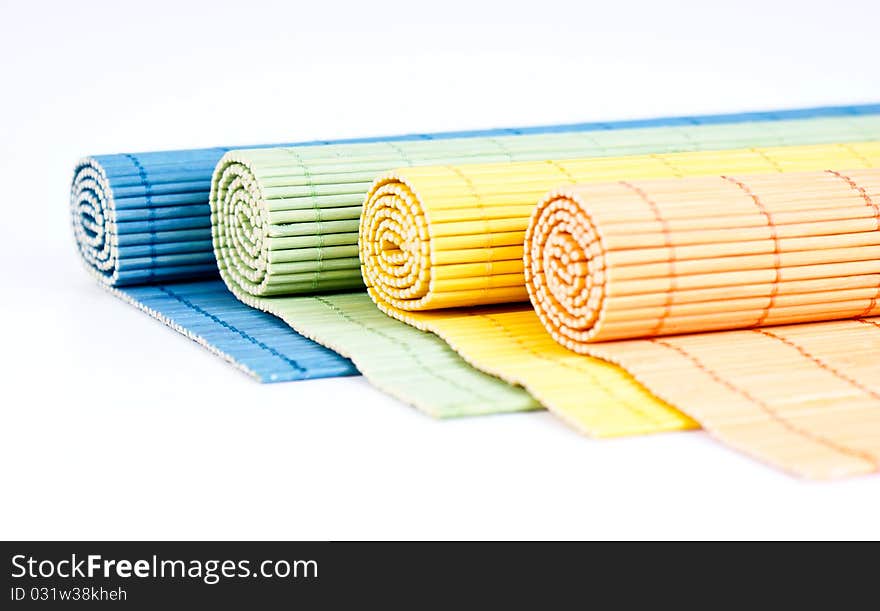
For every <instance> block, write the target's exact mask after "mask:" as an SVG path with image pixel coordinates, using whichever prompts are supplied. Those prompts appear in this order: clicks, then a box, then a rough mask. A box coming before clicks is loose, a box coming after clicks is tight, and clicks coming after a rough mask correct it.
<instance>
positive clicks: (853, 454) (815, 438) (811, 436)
mask: <svg viewBox="0 0 880 611" xmlns="http://www.w3.org/2000/svg"><path fill="white" fill-rule="evenodd" d="M755 331H759V332H760V331H761V329H755ZM648 341H650V342H652V343H654V344H658V345H660V346H664V347H666V348H669V349H670V350H672V351H674V352H676V353H678V354H680V355H681V356H683V357H685V358H686V359H688V360H689V361H690V362H691V363H693V364H694V365H695V366H696V367H697V369H699V370H700V371H702V372H703V373H705V374H707V375H708V376H709V377H710V378H712V379H713V380H714V381H715V382H717V383H719V384H721V385H722V386H724V387H725V388H727V389H729V390H731V391H733V392H734V393H736V394H738V395H740V396H741V397H743V398H744V399H746V400H747V401H749V402H751V403H753V404H754V405H756V406H758V408H760V409H761V411H763V412H764V413H765V414H767V416H769V417H770V419H771V420H773V421H774V422H776V423H778V424H779V425H781V426H782V427H783V428H784V429H786V430H787V431H789V432H791V433H794V434H795V435H799V436H801V437H803V438H804V439H808V440H810V441H812V442H814V443H816V444H818V445H822V446H825V447H826V448H828V449H830V450H833V451H835V452H838V453H840V454H843V455H845V456H847V457H850V458H858V459H860V460H866V461H868V462H870V463H871V464H874V465H877V464H878V463H877V459H876V458H875V457H874V456H872V455H870V454H868V453H866V452H860V451H858V450H854V449H852V448H848V447H846V446H843V445H840V444H838V443H837V442H835V441H832V440H830V439H827V438H825V437H822V436H821V435H817V434H815V433H813V432H812V431H808V430H804V429H802V428H800V427H798V426H795V425H794V424H792V423H791V422H789V421H788V420H786V419H785V418H783V417H782V416H780V415H779V414H778V413H776V411H775V410H773V409H772V408H771V407H770V406H769V405H768V404H767V403H765V402H764V401H761V400H760V399H758V398H757V397H754V396H752V394H751V393H749V392H748V391H746V390H743V389H742V388H739V387H738V386H736V385H734V384H733V383H732V382H731V381H729V380H725V379H724V378H722V377H721V376H720V375H719V374H718V373H717V372H716V371H714V370H713V369H710V368H709V367H708V366H707V365H706V364H705V363H703V362H702V361H701V360H700V359H698V358H697V357H696V356H694V355H693V354H691V353H690V352H688V351H687V350H685V349H684V348H682V347H681V346H676V345H675V344H672V343H670V342H668V341H666V340H662V339H656V338H655V339H650V340H648Z"/></svg>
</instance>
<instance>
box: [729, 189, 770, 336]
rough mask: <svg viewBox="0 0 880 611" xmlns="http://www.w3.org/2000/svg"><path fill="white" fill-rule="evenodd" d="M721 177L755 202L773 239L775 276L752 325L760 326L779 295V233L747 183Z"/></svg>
mask: <svg viewBox="0 0 880 611" xmlns="http://www.w3.org/2000/svg"><path fill="white" fill-rule="evenodd" d="M721 178H723V179H724V180H726V181H728V182H730V183H732V184H734V185H736V186H737V187H739V188H740V189H741V190H742V191H743V193H745V194H746V195H748V196H749V197H750V198H751V199H752V201H753V202H755V205H756V206H757V207H758V211H759V212H760V213H761V214H762V215H764V217H765V218H766V219H767V226H768V227H770V232H771V233H770V238H771V239H772V240H773V269H774V271H775V273H776V276H775V278H774V279H773V288H772V289H771V290H770V300H769V301H768V302H767V306H766V307H765V308H764V311H763V312H762V313H761V316H760V317H759V318H758V320H757V321H756V322H755V323H754V326H761V325H762V324H764V321H765V320H767V317H768V316H770V310H771V309H772V308H773V306H774V305H776V297H777V295H779V283H780V281H781V280H782V269H781V266H780V263H781V254H782V252H781V249H780V247H779V233H778V231H777V229H776V224H775V223H774V222H773V216H772V215H771V214H770V211H769V210H767V207H766V206H764V203H763V202H762V201H761V199H760V198H759V197H758V196H757V195H756V194H755V193H754V191H752V190H751V188H749V187H748V185H746V184H745V183H743V182H740V181H739V180H737V179H736V178H734V177H732V176H722V177H721Z"/></svg>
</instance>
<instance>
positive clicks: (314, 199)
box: [282, 147, 324, 291]
mask: <svg viewBox="0 0 880 611" xmlns="http://www.w3.org/2000/svg"><path fill="white" fill-rule="evenodd" d="M282 150H284V151H286V152H287V154H288V155H293V157H294V158H296V162H297V163H298V164H299V167H300V169H301V170H302V171H303V176H304V177H305V179H306V186H308V188H309V197H311V198H312V210H314V211H315V217H316V218H315V224H316V226H317V230H316V231H315V233H316V235H317V236H318V253H319V257H318V262H319V270H318V271H316V272H312V290H313V291H317V290H318V285H319V284H320V282H319V275H320V273H321V270H320V268H321V267H323V262H322V260H321V258H322V255H323V252H324V251H323V247H324V232H323V231H322V230H321V209H320V207H319V206H318V192H317V191H316V189H315V183H314V182H312V179H313V177H312V173H311V171H310V170H309V167H308V166H307V165H306V162H305V160H304V159H303V158H302V155H300V154H299V151H297V150H296V149H295V148H293V147H288V148H285V149H282Z"/></svg>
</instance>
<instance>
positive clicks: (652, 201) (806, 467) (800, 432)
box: [525, 170, 880, 478]
mask: <svg viewBox="0 0 880 611" xmlns="http://www.w3.org/2000/svg"><path fill="white" fill-rule="evenodd" d="M878 245H880V170H828V171H825V172H811V173H794V174H785V175H780V174H762V175H752V176H739V175H736V176H731V175H726V176H724V177H710V178H686V179H679V180H674V179H673V180H654V181H648V180H646V181H639V180H632V181H619V182H616V183H600V184H590V185H579V186H575V187H570V188H565V189H562V190H559V191H557V192H554V193H552V194H551V195H549V196H548V197H547V198H545V199H544V200H543V201H542V202H541V203H540V204H539V206H538V208H537V209H536V211H535V214H534V216H533V218H532V222H531V224H530V226H529V229H528V231H527V234H526V242H525V264H526V277H527V279H528V287H529V292H530V295H531V298H532V302H533V304H534V306H535V309H536V310H537V312H538V315H539V316H540V319H541V321H542V322H543V323H544V326H545V327H546V328H547V330H548V331H549V332H550V334H551V335H552V336H553V337H554V338H555V339H556V340H557V341H558V342H560V343H561V344H564V345H566V346H568V347H569V348H571V349H573V350H575V351H577V352H579V353H582V354H588V355H591V356H594V357H599V358H602V359H604V360H607V361H610V362H614V363H617V364H619V365H620V366H622V367H623V368H625V369H626V370H627V371H628V372H630V373H631V374H632V375H633V376H635V378H636V379H638V380H639V381H640V382H642V383H643V384H645V386H646V387H647V388H648V389H650V390H651V391H652V392H653V393H655V394H657V395H658V396H662V397H663V398H664V399H666V400H667V401H669V402H670V403H671V404H672V405H675V406H676V407H678V408H679V409H681V410H683V411H684V412H686V413H687V414H688V415H690V416H692V417H693V418H695V419H696V420H697V421H698V422H700V424H702V425H703V426H704V427H705V428H706V429H707V430H709V431H711V432H712V433H713V434H714V435H716V436H717V437H718V438H719V439H721V440H723V441H724V442H725V443H727V444H729V445H731V446H733V447H736V448H739V449H740V450H742V451H744V452H746V453H748V454H750V455H753V456H756V457H758V458H759V459H762V460H764V461H767V462H769V463H771V464H774V465H776V466H778V467H780V468H783V469H786V470H788V471H790V472H793V473H796V474H798V475H802V476H805V477H811V478H830V477H839V476H846V475H856V474H862V473H870V472H874V471H877V470H878V465H880V360H878V358H877V355H878V354H880V318H877V317H876V316H877V315H878V314H880V256H878V255H880V252H878V251H880V247H878ZM872 316H873V317H872ZM842 318H848V319H850V320H841V321H835V322H812V321H826V320H833V319H842ZM799 322H801V323H806V324H785V325H784V326H772V325H780V324H783V323H799ZM717 329H741V330H737V331H724V332H714V333H713V332H707V331H711V330H717ZM676 333H688V334H686V335H674V334H676ZM629 338H633V339H629ZM608 340H622V341H608Z"/></svg>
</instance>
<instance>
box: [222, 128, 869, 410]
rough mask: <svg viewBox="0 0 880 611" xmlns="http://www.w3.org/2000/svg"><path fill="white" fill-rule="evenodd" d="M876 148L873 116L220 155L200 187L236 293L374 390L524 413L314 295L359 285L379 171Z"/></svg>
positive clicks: (373, 318) (343, 303)
mask: <svg viewBox="0 0 880 611" xmlns="http://www.w3.org/2000/svg"><path fill="white" fill-rule="evenodd" d="M878 139H880V118H878V117H849V118H830V119H814V120H797V121H771V122H756V123H740V124H736V125H699V126H684V127H664V128H647V129H632V130H615V131H599V132H582V133H566V134H550V135H534V136H531V135H530V136H512V137H493V138H468V139H462V140H448V141H433V142H394V143H374V144H356V145H334V146H324V147H314V148H312V147H290V148H279V149H258V150H240V151H231V152H229V153H227V154H226V155H224V157H223V159H221V161H220V163H219V164H218V166H217V168H216V169H215V172H214V177H213V181H212V189H211V224H212V236H213V243H214V250H215V254H216V256H217V260H218V264H219V269H220V273H221V276H222V278H223V280H224V281H225V282H226V284H227V286H229V288H230V289H231V290H232V292H233V293H234V294H235V295H236V297H238V298H239V299H240V300H242V301H243V302H245V303H247V304H249V305H251V306H253V307H256V308H259V309H261V310H264V311H266V312H269V313H271V314H274V315H276V316H279V317H280V318H282V319H284V320H285V321H286V322H287V323H288V324H289V325H290V326H291V327H293V328H294V329H296V330H297V331H298V332H299V333H301V334H303V335H305V336H307V337H309V338H311V339H313V340H315V341H317V342H319V343H321V344H323V345H326V346H328V347H331V348H332V349H334V350H336V351H337V352H339V353H340V354H342V355H344V356H347V357H349V358H351V359H352V361H353V362H354V363H355V365H356V366H357V367H358V369H359V370H360V371H361V372H362V373H364V375H365V376H367V377H368V378H369V379H370V380H371V381H372V382H373V383H374V384H375V385H376V386H378V387H379V388H382V389H383V390H385V391H386V392H388V393H389V394H392V395H393V396H395V397H397V398H399V399H401V400H403V401H405V402H407V403H410V404H412V405H415V406H416V407H418V408H419V409H422V410H424V411H425V412H427V413H429V414H432V415H434V416H438V417H447V416H461V415H476V414H487V413H501V412H512V411H523V410H528V409H535V408H537V407H539V406H538V405H537V403H536V402H535V401H534V400H532V399H531V398H530V397H529V396H528V395H526V394H525V392H524V391H522V390H520V389H517V388H513V387H510V386H507V385H506V384H503V383H502V382H500V381H499V380H498V379H496V378H494V377H492V376H488V375H486V374H483V373H480V372H478V371H477V370H476V369H474V368H472V367H470V365H468V364H467V363H466V362H465V361H464V360H462V359H461V357H459V356H457V355H456V354H455V352H454V351H453V350H451V349H450V348H449V347H448V346H447V345H446V344H445V343H444V342H443V341H442V340H440V339H439V338H437V337H436V336H434V335H432V334H428V333H424V332H422V331H419V330H417V329H415V328H413V327H410V326H408V325H406V324H404V323H401V322H398V321H396V320H392V319H391V318H388V317H385V316H384V314H381V313H380V312H379V310H378V308H376V306H375V305H374V304H373V303H372V302H371V300H370V299H369V297H368V296H367V295H366V294H365V293H353V294H333V295H326V294H322V293H328V292H338V291H360V290H362V289H363V282H362V279H361V276H360V261H359V259H358V255H357V229H358V222H359V216H360V210H361V204H362V202H363V199H364V196H365V194H366V192H367V191H368V189H369V187H370V185H371V183H372V180H373V178H374V177H375V176H376V175H377V174H379V173H382V172H385V171H388V170H390V169H393V168H396V167H407V166H414V165H453V164H454V165H460V164H467V163H493V162H515V161H537V160H545V159H567V158H582V157H615V156H622V155H634V154H654V153H674V152H685V151H706V150H710V151H711V150H716V149H731V148H743V147H756V146H784V145H796V144H817V143H825V142H837V141H847V140H850V141H870V140H878ZM548 163H549V162H548ZM392 220H393V219H392ZM422 231H427V229H426V228H422ZM422 237H423V238H425V237H426V236H425V235H423V236H422ZM290 295H302V296H298V297H291V296H290Z"/></svg>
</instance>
